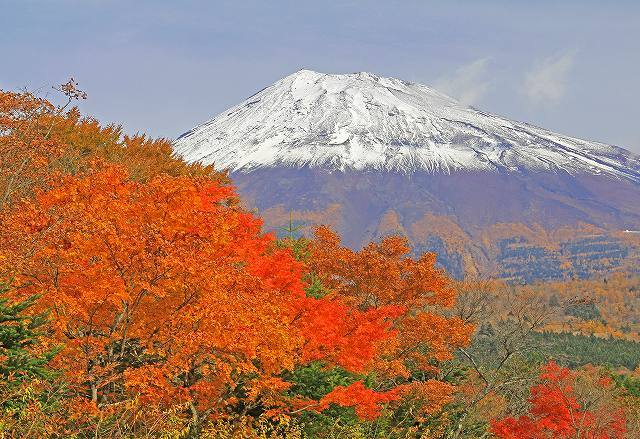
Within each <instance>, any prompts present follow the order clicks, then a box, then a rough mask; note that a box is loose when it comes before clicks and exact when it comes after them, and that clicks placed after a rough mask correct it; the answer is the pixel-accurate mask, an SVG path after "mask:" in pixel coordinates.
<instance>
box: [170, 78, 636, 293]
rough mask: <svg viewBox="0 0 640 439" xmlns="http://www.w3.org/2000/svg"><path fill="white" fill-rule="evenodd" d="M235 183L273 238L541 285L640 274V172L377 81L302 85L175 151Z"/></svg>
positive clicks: (239, 112) (582, 145) (200, 130)
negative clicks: (378, 251) (285, 233)
mask: <svg viewBox="0 0 640 439" xmlns="http://www.w3.org/2000/svg"><path fill="white" fill-rule="evenodd" d="M174 150H175V152H176V153H177V154H178V155H180V156H182V157H183V158H184V159H186V160H187V161H189V162H200V163H202V164H213V165H214V166H215V167H216V168H217V169H227V170H229V171H230V175H231V178H232V179H233V181H234V183H235V184H236V186H237V187H238V191H239V193H240V194H241V196H242V197H243V199H244V200H245V202H246V203H247V205H248V207H250V208H257V209H258V210H259V212H260V214H261V216H262V217H263V218H264V219H265V222H266V227H267V228H270V229H275V228H277V227H280V226H282V225H284V224H286V223H287V222H288V220H289V214H290V212H293V215H294V218H295V219H296V221H298V222H300V223H303V224H304V225H306V226H308V227H309V228H310V227H312V226H313V225H316V224H328V225H331V226H332V227H334V228H335V229H336V230H338V231H339V232H340V233H341V235H342V236H343V239H344V242H345V243H346V244H347V245H349V246H351V247H354V248H358V247H360V246H362V245H363V244H365V243H367V242H368V241H370V240H372V239H379V238H380V237H382V236H385V235H388V234H394V233H395V234H398V233H399V234H402V235H405V236H406V237H407V238H408V239H409V241H410V242H411V245H412V246H413V248H414V250H415V252H416V253H419V252H424V251H436V252H437V253H438V257H439V260H440V263H441V264H442V265H443V266H444V267H445V268H447V269H448V270H449V271H450V272H451V273H452V274H453V275H454V276H456V277H462V276H463V275H465V274H473V275H482V276H498V277H501V278H505V279H508V280H511V281H517V282H532V281H536V280H551V279H565V278H585V277H590V276H593V275H596V274H601V273H609V272H611V271H616V270H633V269H634V267H638V266H640V264H639V262H640V233H637V232H636V231H638V230H640V157H638V156H637V155H634V154H632V153H631V152H629V151H627V150H624V149H622V148H618V147H615V146H610V145H606V144H602V143H597V142H589V141H584V140H580V139H576V138H572V137H568V136H564V135H560V134H556V133H553V132H550V131H547V130H544V129H541V128H538V127H535V126H532V125H529V124H526V123H521V122H515V121H511V120H509V119H506V118H503V117H499V116H496V115H493V114H490V113H487V112H484V111H480V110H478V109H475V108H471V107H467V106H464V105H462V104H460V103H459V102H457V101H456V100H454V99H452V98H450V97H448V96H445V95H443V94H441V93H439V92H437V91H435V90H433V89H431V88H429V87H427V86H424V85H420V84H413V83H409V82H406V81H402V80H398V79H393V78H383V77H378V76H375V75H372V74H370V73H355V74H347V75H330V74H322V73H317V72H313V71H309V70H301V71H298V72H296V73H294V74H292V75H290V76H287V77H285V78H283V79H281V80H279V81H277V82H276V83H274V84H273V85H271V86H269V87H267V88H265V89H263V90H262V91H260V92H258V93H256V94H254V95H253V96H251V97H249V98H248V99H246V100H245V101H244V102H242V103H240V104H239V105H237V106H235V107H233V108H231V109H229V110H227V111H225V112H224V113H222V114H220V115H218V116H216V117H215V118H213V119H211V120H210V121H208V122H205V123H203V124H202V125H199V126H197V127H196V128H194V129H192V130H191V131H189V132H187V133H185V134H183V135H182V136H180V137H179V138H178V139H177V140H176V141H175V142H174Z"/></svg>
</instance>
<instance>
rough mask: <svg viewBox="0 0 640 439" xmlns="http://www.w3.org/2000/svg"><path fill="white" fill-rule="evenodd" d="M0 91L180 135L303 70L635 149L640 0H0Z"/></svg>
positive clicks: (638, 141) (638, 137) (639, 124)
mask: <svg viewBox="0 0 640 439" xmlns="http://www.w3.org/2000/svg"><path fill="white" fill-rule="evenodd" d="M0 53H1V55H2V56H1V57H0V88H3V89H15V88H19V87H27V88H29V89H31V90H35V89H39V90H42V91H44V92H46V91H47V90H48V89H49V87H50V85H51V84H58V83H61V82H64V81H65V80H66V79H67V78H68V77H69V76H73V77H75V78H76V79H77V80H78V81H79V82H80V85H81V88H83V89H84V90H86V91H87V93H88V95H89V99H88V100H87V101H86V102H83V103H82V105H81V108H82V109H83V111H85V112H86V113H89V114H92V115H94V116H96V117H97V118H98V119H100V120H101V121H103V122H118V123H123V124H124V126H125V128H126V130H127V131H129V132H135V131H143V132H147V133H149V134H151V135H153V136H165V137H169V138H175V137H177V136H178V135H179V134H181V133H182V132H184V131H186V130H188V129H189V128H191V127H193V126H194V125H196V124H198V123H200V122H203V121H205V120H207V119H210V118H211V117H213V116H214V115H216V114H217V113H219V112H221V111H223V110H224V109H226V108H228V107H230V106H232V105H234V104H237V103H239V102H240V101H241V100H243V99H244V98H246V97H248V96H249V95H251V94H253V93H254V92H256V91H258V90H259V89H261V88H263V87H265V86H267V85H269V84H271V83H272V82H274V81H276V80H277V79H279V78H281V77H283V76H286V75H288V74H290V73H292V72H294V71H296V70H298V69H300V68H302V67H305V68H309V69H313V70H317V71H321V72H331V73H345V72H356V71H370V72H373V73H376V74H379V75H384V76H394V77H398V78H401V79H406V80H410V81H415V82H421V83H424V84H428V85H432V86H435V87H436V88H439V89H440V90H442V91H444V92H446V93H448V94H450V95H452V96H454V97H456V98H458V99H460V100H462V101H464V102H466V103H468V104H470V105H474V106H476V107H478V108H481V109H484V110H487V111H490V112H494V113H497V114H500V115H503V116H507V117H510V118H513V119H517V120H522V121H526V122H530V123H534V124H536V125H539V126H543V127H545V128H549V129H552V130H554V131H558V132H560V133H563V134H568V135H573V136H576V137H582V138H587V139H592V140H599V141H603V142H607V143H612V144H616V145H619V146H623V147H626V148H628V149H631V150H634V151H636V152H639V153H640V0H629V1H623V0H620V1H613V0H611V1H590V0H567V1H560V0H557V1H552V0H536V1H525V0H501V1H500V0H487V1H482V0H468V1H453V0H448V1H444V0H443V1H426V0H423V1H409V0H406V1H392V0H384V1H366V0H359V1H356V0H352V1H340V0H334V1H331V0H325V1H304V0H297V1H276V0H260V1H242V0H232V1H215V0H210V1H160V0H155V1H141V0H128V1H117V0H104V1H97V0H96V1H91V0H78V1H70V0H56V1H54V0H50V1H30V0H15V1H10V0H0Z"/></svg>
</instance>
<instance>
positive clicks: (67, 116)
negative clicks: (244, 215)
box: [0, 79, 226, 213]
mask: <svg viewBox="0 0 640 439" xmlns="http://www.w3.org/2000/svg"><path fill="white" fill-rule="evenodd" d="M52 92H53V94H52V95H51V96H50V97H51V100H50V99H47V98H46V97H42V96H38V95H37V94H34V93H30V92H28V91H21V92H11V91H3V90H0V213H1V212H2V211H3V210H6V208H7V207H10V206H11V205H12V204H13V202H14V201H17V200H19V199H20V198H22V197H24V196H31V195H33V190H34V189H35V188H45V187H51V182H52V180H55V179H56V178H57V177H58V176H59V175H67V174H73V175H76V174H79V173H86V172H91V171H92V170H95V168H96V167H99V166H100V164H101V163H112V164H113V163H115V164H120V165H122V166H125V167H126V168H127V169H128V170H129V174H130V175H131V177H132V178H135V179H137V180H140V181H147V180H149V179H151V178H152V177H154V176H156V175H159V174H162V173H165V174H169V175H172V176H178V175H194V176H207V177H209V178H211V179H213V180H216V181H226V176H225V175H224V174H222V173H218V172H215V171H214V170H213V167H211V166H201V165H198V164H187V163H185V162H184V161H182V160H180V159H179V158H176V157H174V156H173V152H172V149H171V143H170V142H169V141H168V140H165V139H150V138H148V137H146V136H144V135H135V136H126V135H124V134H123V132H122V127H120V126H118V125H106V126H101V125H100V123H98V121H96V120H95V119H93V118H90V117H82V116H81V114H80V112H79V110H78V108H77V107H74V106H73V104H74V103H75V102H76V101H78V100H84V99H86V98H87V95H86V93H85V92H83V91H81V90H80V89H79V88H78V83H77V82H76V81H74V80H73V79H71V80H70V81H68V82H67V83H65V84H62V85H61V86H59V87H55V88H54V90H52ZM58 97H61V99H56V100H60V101H61V103H60V104H55V103H53V102H52V100H53V99H54V98H58ZM96 159H100V160H99V161H96Z"/></svg>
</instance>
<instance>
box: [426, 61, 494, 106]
mask: <svg viewBox="0 0 640 439" xmlns="http://www.w3.org/2000/svg"><path fill="white" fill-rule="evenodd" d="M488 67H489V58H480V59H477V60H475V61H473V62H471V63H469V64H465V65H463V66H461V67H459V68H458V69H457V70H456V71H455V72H453V74H452V75H447V76H443V77H441V78H439V79H437V80H436V81H435V83H434V87H435V88H436V89H438V90H440V91H441V92H442V93H445V94H448V95H450V96H453V97H454V98H456V99H458V100H459V101H460V102H461V103H463V104H465V105H472V104H475V103H477V102H478V101H479V100H480V99H482V98H483V97H484V95H486V94H487V92H488V91H489V88H490V87H491V82H492V81H491V79H489V78H488V77H487V76H488Z"/></svg>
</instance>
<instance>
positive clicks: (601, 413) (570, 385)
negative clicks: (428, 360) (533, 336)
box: [491, 362, 627, 439]
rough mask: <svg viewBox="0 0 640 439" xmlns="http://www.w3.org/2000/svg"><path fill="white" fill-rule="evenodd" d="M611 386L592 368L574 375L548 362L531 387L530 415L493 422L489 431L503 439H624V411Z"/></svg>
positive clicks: (607, 378) (609, 380) (604, 377)
mask: <svg viewBox="0 0 640 439" xmlns="http://www.w3.org/2000/svg"><path fill="white" fill-rule="evenodd" d="M612 386H613V382H612V380H611V378H609V377H607V376H604V375H602V374H600V373H599V372H598V371H597V370H595V369H594V368H590V369H587V370H586V371H582V372H581V373H577V372H573V371H570V370H569V369H567V368H563V367H560V366H558V365H557V364H556V363H554V362H550V363H548V364H546V365H545V366H544V367H543V368H542V372H541V374H540V383H539V384H536V385H535V386H533V387H531V397H530V399H529V403H530V409H529V413H528V414H525V415H522V416H520V417H518V418H514V417H507V418H505V419H502V420H499V421H495V422H494V423H493V425H492V428H491V430H492V432H493V433H494V434H495V435H496V436H498V437H501V438H506V439H509V438H513V439H515V438H518V439H544V438H576V439H577V438H593V439H596V438H598V439H622V438H626V437H627V435H626V421H625V415H624V411H623V410H622V409H621V408H620V407H619V406H618V405H617V404H616V402H615V400H613V399H612V394H611V390H612Z"/></svg>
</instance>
